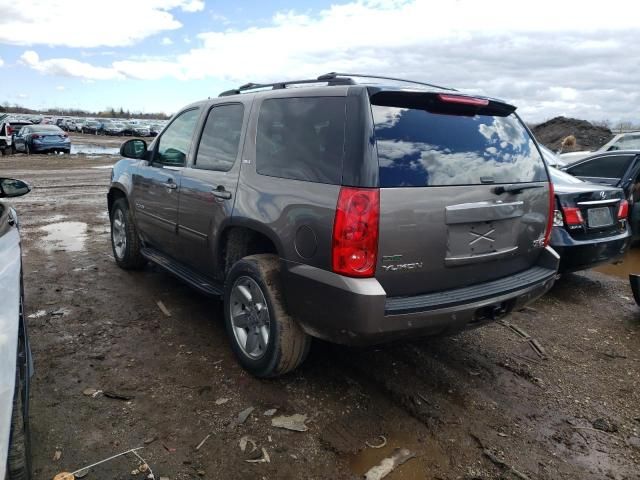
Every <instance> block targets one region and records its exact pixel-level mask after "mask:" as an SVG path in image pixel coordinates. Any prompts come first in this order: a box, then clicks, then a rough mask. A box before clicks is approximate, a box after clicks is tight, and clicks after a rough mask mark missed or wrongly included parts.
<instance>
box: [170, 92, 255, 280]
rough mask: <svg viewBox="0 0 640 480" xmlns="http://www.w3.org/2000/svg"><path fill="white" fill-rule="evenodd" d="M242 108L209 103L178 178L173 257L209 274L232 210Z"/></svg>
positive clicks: (242, 124) (213, 271)
mask: <svg viewBox="0 0 640 480" xmlns="http://www.w3.org/2000/svg"><path fill="white" fill-rule="evenodd" d="M248 106H249V105H247V106H246V107H245V105H244V104H243V103H227V104H222V105H214V106H213V107H211V109H210V110H209V112H208V114H207V117H206V120H205V122H204V127H203V128H202V132H201V133H200V138H199V141H198V145H197V149H196V151H195V155H194V158H193V162H192V164H191V165H190V166H189V168H186V169H185V170H184V172H183V176H182V184H181V187H180V207H179V223H178V244H179V248H178V253H177V254H178V258H179V259H180V260H181V261H183V262H184V263H186V264H187V265H189V266H190V267H192V268H194V269H195V270H197V271H199V272H201V273H204V274H205V275H208V276H211V277H215V276H216V272H217V262H216V258H217V255H216V253H217V252H216V245H217V239H218V236H219V234H220V232H221V231H222V229H223V228H224V227H225V225H226V224H227V223H228V222H229V221H230V220H231V213H232V211H233V205H234V201H235V193H236V187H237V184H238V174H239V171H240V162H239V161H238V157H239V156H240V153H241V145H242V139H243V132H244V130H245V127H244V124H245V116H246V115H245V110H246V108H248Z"/></svg>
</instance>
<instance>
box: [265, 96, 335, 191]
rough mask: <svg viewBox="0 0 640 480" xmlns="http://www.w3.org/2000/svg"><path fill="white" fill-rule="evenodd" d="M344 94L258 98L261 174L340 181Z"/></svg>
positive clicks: (321, 181)
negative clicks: (342, 95) (336, 95)
mask: <svg viewBox="0 0 640 480" xmlns="http://www.w3.org/2000/svg"><path fill="white" fill-rule="evenodd" d="M344 127H345V99H344V97H303V98H272V99H267V100H265V101H264V102H262V107H261V108H260V115H259V117H258V131H257V136H256V171H257V172H258V173H259V174H261V175H269V176H272V177H281V178H291V179H294V180H304V181H308V182H316V183H330V184H339V183H340V180H341V178H342V158H343V156H344Z"/></svg>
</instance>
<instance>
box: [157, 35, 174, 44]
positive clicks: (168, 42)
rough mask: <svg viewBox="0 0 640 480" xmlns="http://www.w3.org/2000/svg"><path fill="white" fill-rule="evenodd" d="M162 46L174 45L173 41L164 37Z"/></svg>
mask: <svg viewBox="0 0 640 480" xmlns="http://www.w3.org/2000/svg"><path fill="white" fill-rule="evenodd" d="M160 44H161V45H173V40H171V39H170V38H169V37H164V38H163V39H162V40H161V41H160Z"/></svg>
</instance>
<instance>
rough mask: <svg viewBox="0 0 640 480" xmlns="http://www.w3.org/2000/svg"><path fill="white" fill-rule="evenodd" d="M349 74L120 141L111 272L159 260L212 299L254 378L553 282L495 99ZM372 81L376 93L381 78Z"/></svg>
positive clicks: (444, 329) (447, 326) (221, 103)
mask: <svg viewBox="0 0 640 480" xmlns="http://www.w3.org/2000/svg"><path fill="white" fill-rule="evenodd" d="M353 77H360V76H359V75H347V74H335V73H333V74H327V75H323V76H321V77H318V78H317V79H312V80H300V81H295V82H282V83H276V84H268V85H265V84H263V85H259V84H247V85H245V86H243V87H240V88H238V89H236V90H231V91H227V92H223V93H222V94H221V95H220V96H219V97H218V98H215V99H210V100H206V101H202V102H197V103H194V104H192V105H189V106H187V107H185V108H184V109H182V110H181V111H179V112H178V113H177V114H176V115H175V116H174V117H173V118H172V119H171V121H170V122H169V123H168V124H167V126H166V127H165V128H164V130H163V131H162V132H161V133H160V134H159V135H158V137H157V138H156V139H154V141H153V142H152V143H151V145H149V146H147V144H146V143H145V142H144V141H143V140H140V139H133V140H129V141H127V142H125V143H124V144H123V145H122V147H121V154H122V156H124V157H127V158H128V159H123V160H121V161H119V162H118V163H117V164H116V165H115V166H114V168H113V172H112V181H111V188H110V191H109V194H108V208H109V216H110V219H111V231H112V243H113V253H114V256H115V260H116V262H117V264H118V265H119V266H121V267H123V268H140V267H141V266H142V265H143V264H144V263H145V262H146V261H151V262H154V263H156V264H158V265H160V266H161V267H163V268H165V269H166V270H168V271H170V272H171V273H173V274H175V275H177V276H178V277H180V278H181V279H183V280H184V281H186V282H188V283H190V284H191V285H192V286H194V287H195V288H197V289H199V290H201V291H203V292H205V293H208V294H211V295H220V296H223V298H224V316H225V323H226V328H227V331H228V334H229V338H230V341H231V345H232V348H233V350H234V352H235V354H236V356H237V358H238V360H239V362H240V363H241V364H242V366H243V367H244V368H246V369H247V370H248V371H249V372H251V373H253V374H254V375H257V376H261V377H268V376H276V375H280V374H283V373H285V372H287V371H290V370H292V369H294V368H295V367H297V366H298V365H299V364H300V363H301V362H302V361H303V360H304V358H305V356H306V355H307V353H308V350H309V345H310V341H311V337H318V338H321V339H325V340H329V341H332V342H338V343H343V344H372V343H379V342H384V341H388V340H392V339H397V338H400V337H416V336H419V335H433V334H442V333H453V332H457V331H460V330H461V329H464V328H466V327H469V326H476V325H480V324H482V323H483V322H485V321H489V320H493V319H496V318H499V317H501V316H503V315H505V314H507V313H508V312H510V311H511V310H514V309H521V308H522V307H524V306H525V305H526V304H527V303H529V302H531V301H532V300H534V299H536V298H537V297H539V296H540V295H542V294H543V293H545V292H546V291H547V290H548V289H549V288H550V287H551V285H552V284H553V282H554V279H555V276H556V271H557V268H558V255H557V254H556V253H555V252H554V251H553V250H552V249H551V248H549V247H548V242H549V234H550V232H551V227H552V221H553V210H554V195H553V188H552V185H551V184H550V182H549V177H548V172H547V169H546V167H545V163H544V161H543V160H542V157H541V154H540V151H539V149H538V147H537V145H536V142H535V141H534V139H533V138H532V136H531V134H530V133H529V131H528V130H527V128H526V127H525V126H524V124H523V123H522V121H521V120H520V119H519V118H518V116H517V115H516V114H515V107H513V106H512V105H509V104H506V103H504V102H502V101H499V100H495V99H491V98H481V97H471V96H467V95H463V94H460V93H458V92H456V91H454V90H451V89H446V88H442V87H436V86H432V85H427V84H420V83H417V82H406V81H405V83H404V85H409V87H406V86H405V87H400V86H398V85H402V84H401V83H400V82H395V80H396V79H386V80H389V81H387V82H385V85H380V84H363V83H356V81H355V80H354V78H353ZM377 78H382V77H377Z"/></svg>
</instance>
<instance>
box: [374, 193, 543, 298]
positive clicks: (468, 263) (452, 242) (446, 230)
mask: <svg viewBox="0 0 640 480" xmlns="http://www.w3.org/2000/svg"><path fill="white" fill-rule="evenodd" d="M542 185H543V186H542V187H541V188H537V189H530V190H524V191H523V192H521V193H519V194H511V195H502V196H500V197H499V196H497V195H495V194H494V193H493V192H492V189H493V188H494V187H491V186H486V185H480V186H474V187H471V188H470V187H468V186H452V187H429V188H383V189H381V190H380V237H379V250H378V251H379V255H378V268H377V270H376V272H377V273H376V278H377V279H378V281H379V282H380V283H381V285H382V286H383V288H384V289H385V291H386V292H387V295H389V296H399V295H417V294H420V293H427V292H433V291H437V290H448V289H453V288H459V287H462V286H467V285H473V284H475V283H481V282H484V281H489V280H493V279H496V278H501V277H505V276H507V275H510V274H513V273H516V272H519V271H522V270H525V269H527V268H529V267H530V266H532V265H534V264H535V263H536V261H537V259H538V256H539V255H540V251H541V248H540V247H541V242H540V239H541V238H542V237H543V236H544V231H545V227H546V222H547V215H546V212H547V211H548V208H549V190H548V185H547V184H542Z"/></svg>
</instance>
